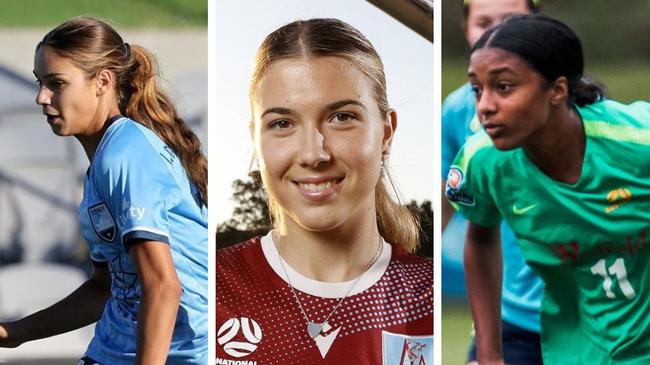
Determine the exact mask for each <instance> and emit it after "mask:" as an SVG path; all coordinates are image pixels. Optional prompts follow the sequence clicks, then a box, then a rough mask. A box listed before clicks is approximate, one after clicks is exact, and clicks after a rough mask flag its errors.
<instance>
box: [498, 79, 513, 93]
mask: <svg viewBox="0 0 650 365" xmlns="http://www.w3.org/2000/svg"><path fill="white" fill-rule="evenodd" d="M512 88H513V85H512V84H511V83H509V82H499V83H497V92H499V93H501V94H507V93H509V92H511V91H512Z"/></svg>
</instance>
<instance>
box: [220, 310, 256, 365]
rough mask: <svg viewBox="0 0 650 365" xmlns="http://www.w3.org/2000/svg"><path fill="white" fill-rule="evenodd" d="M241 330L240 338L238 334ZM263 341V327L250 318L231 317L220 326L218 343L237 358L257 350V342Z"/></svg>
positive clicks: (227, 352)
mask: <svg viewBox="0 0 650 365" xmlns="http://www.w3.org/2000/svg"><path fill="white" fill-rule="evenodd" d="M240 332H241V334H243V339H242V338H241V336H239V338H235V337H238V336H237V335H238V334H239V333H240ZM260 341H262V328H261V327H260V325H259V324H257V322H255V321H254V320H252V319H250V318H246V317H240V318H230V319H229V320H227V321H226V322H224V324H222V325H221V327H219V330H218V331H217V343H218V344H219V345H220V346H221V347H222V348H223V351H224V352H225V353H226V354H228V355H230V356H232V357H236V358H240V357H245V356H248V355H250V354H251V353H253V352H254V351H255V350H257V344H259V343H260Z"/></svg>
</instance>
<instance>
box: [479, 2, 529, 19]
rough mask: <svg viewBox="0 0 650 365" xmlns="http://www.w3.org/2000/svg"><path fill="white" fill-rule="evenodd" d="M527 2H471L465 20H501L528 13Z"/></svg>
mask: <svg viewBox="0 0 650 365" xmlns="http://www.w3.org/2000/svg"><path fill="white" fill-rule="evenodd" d="M529 12H530V11H529V9H528V1H527V0H472V1H471V2H470V5H469V13H468V16H467V20H468V21H471V20H472V19H474V18H478V17H489V18H501V17H503V16H504V15H506V14H507V15H512V14H525V13H529Z"/></svg>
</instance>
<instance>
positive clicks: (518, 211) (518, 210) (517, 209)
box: [512, 204, 537, 215]
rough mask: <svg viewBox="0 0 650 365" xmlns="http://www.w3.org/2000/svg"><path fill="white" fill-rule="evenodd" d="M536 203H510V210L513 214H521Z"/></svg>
mask: <svg viewBox="0 0 650 365" xmlns="http://www.w3.org/2000/svg"><path fill="white" fill-rule="evenodd" d="M536 206H537V204H531V205H526V206H519V207H518V206H517V204H513V205H512V212H513V213H514V214H515V215H523V214H526V213H527V212H528V211H529V210H531V209H533V208H535V207H536Z"/></svg>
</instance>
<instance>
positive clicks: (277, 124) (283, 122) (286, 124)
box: [269, 119, 293, 130]
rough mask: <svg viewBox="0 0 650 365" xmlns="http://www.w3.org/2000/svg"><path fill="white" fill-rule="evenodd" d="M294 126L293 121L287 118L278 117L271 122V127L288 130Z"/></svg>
mask: <svg viewBox="0 0 650 365" xmlns="http://www.w3.org/2000/svg"><path fill="white" fill-rule="evenodd" d="M291 126H293V123H291V121H289V120H287V119H278V120H274V121H272V122H271V123H269V129H276V130H287V129H289V128H291Z"/></svg>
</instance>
